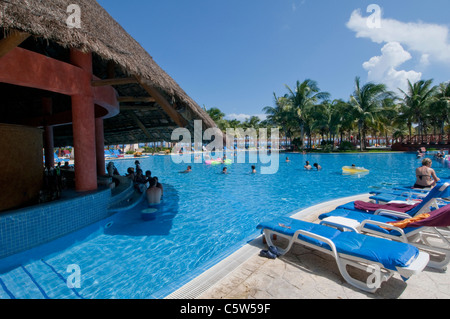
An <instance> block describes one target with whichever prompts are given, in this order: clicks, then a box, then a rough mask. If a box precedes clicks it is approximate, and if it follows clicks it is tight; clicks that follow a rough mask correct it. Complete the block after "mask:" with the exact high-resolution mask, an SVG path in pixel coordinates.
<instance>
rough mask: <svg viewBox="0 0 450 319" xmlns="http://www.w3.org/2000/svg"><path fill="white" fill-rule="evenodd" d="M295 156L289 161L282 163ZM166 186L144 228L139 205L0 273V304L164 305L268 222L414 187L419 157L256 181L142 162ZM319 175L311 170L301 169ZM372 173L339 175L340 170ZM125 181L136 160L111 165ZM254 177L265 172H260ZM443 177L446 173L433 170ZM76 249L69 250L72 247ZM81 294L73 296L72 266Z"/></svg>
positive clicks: (246, 171)
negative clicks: (97, 301)
mask: <svg viewBox="0 0 450 319" xmlns="http://www.w3.org/2000/svg"><path fill="white" fill-rule="evenodd" d="M286 156H289V158H290V162H288V163H287V162H285V158H286ZM139 160H140V162H141V167H142V169H143V170H144V171H145V170H151V171H152V175H153V176H158V178H159V180H160V182H161V183H162V184H163V186H164V200H163V203H162V204H161V205H159V206H158V212H157V213H156V219H155V220H153V221H148V222H144V221H143V220H142V219H141V216H140V212H141V211H142V210H144V209H146V208H148V206H147V204H146V203H145V202H144V201H143V202H140V203H139V204H138V205H137V206H135V207H134V208H132V209H129V210H126V211H121V212H118V213H117V214H115V215H114V216H112V217H111V218H108V219H107V220H105V221H102V222H101V223H98V224H96V225H93V226H91V227H88V228H87V229H85V230H83V231H81V232H77V233H76V234H73V235H70V236H68V237H66V238H65V239H64V240H62V241H61V240H60V241H56V242H54V243H51V244H49V245H45V247H44V248H40V249H38V252H34V255H33V257H32V260H31V261H26V262H24V263H22V265H21V266H19V267H15V268H14V269H8V270H6V271H2V272H1V273H0V298H86V299H93V298H102V299H111V298H129V299H132V298H164V297H165V296H167V295H168V294H170V293H171V292H173V291H174V290H175V289H177V288H179V287H180V286H181V285H182V284H183V283H186V282H187V281H188V280H189V279H192V278H194V277H195V275H198V274H199V273H200V272H201V271H203V270H206V269H207V268H208V267H210V266H212V265H213V264H214V263H216V262H218V261H219V260H221V259H222V258H224V257H226V256H227V255H228V254H231V253H232V252H233V251H235V250H237V249H238V248H239V247H241V246H243V245H244V244H245V243H246V242H248V241H249V240H251V239H253V238H255V237H256V236H258V235H259V231H257V230H256V225H257V224H258V223H259V222H261V220H262V219H267V218H273V217H276V216H282V215H289V214H292V213H294V212H295V211H298V210H300V209H303V208H306V207H309V206H311V205H314V204H318V203H321V202H324V201H328V200H332V199H336V198H340V197H345V196H352V195H357V194H362V193H367V192H369V191H370V190H371V189H374V188H382V187H385V186H388V187H389V186H392V185H398V184H400V185H411V184H412V183H413V182H414V169H415V168H416V167H417V166H419V165H420V162H421V160H419V159H416V156H415V154H404V153H400V154H393V153H390V154H343V155H335V154H321V155H319V154H317V155H316V154H307V155H302V154H288V155H286V154H280V165H279V170H278V172H277V174H273V175H262V174H259V173H257V174H251V165H252V164H251V163H248V161H247V162H246V163H244V164H232V165H230V166H228V174H227V175H224V174H221V171H222V167H223V166H222V165H217V166H211V165H205V164H195V163H192V164H189V165H191V166H192V172H191V173H189V174H180V173H179V172H180V171H183V170H185V169H186V167H187V165H188V164H175V163H174V162H173V161H172V158H171V156H151V157H148V158H141V159H139ZM306 160H308V161H310V162H311V164H313V163H315V162H318V163H319V164H320V165H321V166H322V168H323V169H322V170H321V171H315V170H312V171H306V170H304V169H303V165H304V164H305V161H306ZM351 164H356V166H364V167H366V168H368V169H370V173H369V174H367V175H361V176H347V175H342V172H341V167H342V166H346V165H351ZM115 165H116V167H117V168H118V169H119V172H120V173H121V174H125V172H126V169H127V167H134V159H130V160H120V161H115ZM255 165H256V167H257V171H258V172H259V171H260V165H259V164H255ZM433 168H434V169H435V170H436V172H437V174H438V176H440V177H448V176H450V174H449V173H450V169H449V168H448V167H447V166H445V165H444V164H440V163H438V162H436V161H433ZM69 243H70V244H69ZM73 265H75V266H76V267H79V270H80V273H81V282H80V288H68V287H67V278H68V277H69V276H70V275H71V273H72V272H71V268H70V267H69V266H73Z"/></svg>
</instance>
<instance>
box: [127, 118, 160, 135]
mask: <svg viewBox="0 0 450 319" xmlns="http://www.w3.org/2000/svg"><path fill="white" fill-rule="evenodd" d="M129 114H130V116H131V117H132V118H133V120H134V121H135V122H136V124H137V126H139V128H140V129H141V130H142V132H144V134H145V136H147V137H148V138H154V136H152V135H151V134H150V132H149V131H148V130H147V128H146V127H145V125H144V123H142V122H141V120H140V119H139V118H138V117H137V115H136V114H134V112H129Z"/></svg>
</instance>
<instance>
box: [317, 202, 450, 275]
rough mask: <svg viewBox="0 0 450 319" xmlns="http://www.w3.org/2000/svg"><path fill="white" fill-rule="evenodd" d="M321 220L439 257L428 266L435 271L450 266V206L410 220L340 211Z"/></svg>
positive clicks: (325, 223)
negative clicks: (408, 245) (402, 243)
mask: <svg viewBox="0 0 450 319" xmlns="http://www.w3.org/2000/svg"><path fill="white" fill-rule="evenodd" d="M319 219H320V220H321V224H322V225H327V226H332V227H336V228H338V229H341V230H344V229H347V230H351V231H355V232H358V233H361V234H369V235H375V236H378V237H384V238H387V239H391V240H395V241H400V242H404V243H410V244H411V245H414V246H416V247H417V248H419V249H421V250H423V251H426V252H428V253H430V254H431V255H433V256H434V257H436V258H434V259H433V258H432V259H431V260H430V262H429V264H428V266H430V267H432V268H437V269H441V270H445V269H446V267H447V265H448V263H449V262H450V241H449V240H450V231H449V226H450V205H446V206H444V207H441V208H439V209H436V210H433V211H431V212H428V213H424V214H417V215H416V216H414V217H407V218H402V217H399V215H398V214H395V215H389V214H384V215H374V214H367V213H361V212H356V211H348V210H347V211H345V210H342V209H336V210H334V211H332V212H330V213H325V214H322V215H320V216H319ZM436 259H437V260H436Z"/></svg>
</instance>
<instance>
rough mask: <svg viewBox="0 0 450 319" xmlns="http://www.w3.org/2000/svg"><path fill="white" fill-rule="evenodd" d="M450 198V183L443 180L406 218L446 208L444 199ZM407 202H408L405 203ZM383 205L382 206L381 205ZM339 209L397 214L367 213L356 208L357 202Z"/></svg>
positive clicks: (408, 212)
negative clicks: (434, 209) (433, 209)
mask: <svg viewBox="0 0 450 319" xmlns="http://www.w3.org/2000/svg"><path fill="white" fill-rule="evenodd" d="M448 197H450V181H449V180H441V181H440V182H439V183H437V185H436V186H435V187H433V189H431V191H430V192H429V193H428V194H427V196H426V197H425V198H423V199H422V201H421V202H420V204H419V205H417V206H416V207H414V208H412V209H410V210H408V211H407V212H406V213H404V216H405V217H406V218H409V217H411V216H415V215H417V214H422V213H427V212H429V211H430V209H431V208H439V207H442V206H445V205H447V204H448V202H445V201H444V200H443V198H448ZM403 202H405V203H406V202H407V201H403ZM380 205H381V204H380ZM337 209H345V210H352V211H359V212H364V213H374V214H378V213H380V212H383V211H386V212H388V213H391V212H395V211H394V210H387V209H384V208H382V209H379V210H374V211H367V210H361V209H357V208H355V202H350V203H347V204H344V205H340V206H338V207H337Z"/></svg>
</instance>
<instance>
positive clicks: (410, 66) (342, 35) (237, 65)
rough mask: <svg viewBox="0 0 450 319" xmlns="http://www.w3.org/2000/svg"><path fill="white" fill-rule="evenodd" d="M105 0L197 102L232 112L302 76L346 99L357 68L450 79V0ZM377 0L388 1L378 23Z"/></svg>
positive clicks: (399, 76)
mask: <svg viewBox="0 0 450 319" xmlns="http://www.w3.org/2000/svg"><path fill="white" fill-rule="evenodd" d="M98 2H99V3H100V5H102V6H103V7H104V8H105V9H106V10H107V11H108V12H109V14H110V15H111V16H112V17H113V18H114V19H115V20H117V21H118V22H119V23H120V24H121V25H122V27H123V28H124V29H125V30H126V31H127V32H128V33H130V34H131V35H132V36H133V37H134V38H135V39H136V40H137V41H138V42H139V43H140V44H141V45H142V46H143V47H144V48H145V49H146V50H147V51H148V52H149V54H150V55H151V56H152V57H153V59H154V60H155V61H156V63H158V64H159V65H160V66H161V67H162V68H163V69H164V70H165V71H166V72H167V73H168V74H169V75H170V76H171V77H173V78H174V80H175V81H176V82H177V83H178V84H179V85H180V86H181V87H182V88H183V89H184V90H185V91H186V93H187V94H188V95H190V96H191V97H192V98H193V99H194V100H195V101H196V102H197V103H198V104H199V105H200V106H202V107H203V106H205V107H206V108H208V109H209V108H211V107H217V108H219V109H221V110H222V111H223V112H224V113H225V114H227V118H233V117H234V118H238V119H239V120H243V119H244V118H245V117H248V116H250V115H260V114H263V111H262V109H263V108H264V107H265V106H267V105H270V106H273V93H276V94H277V95H278V96H280V95H283V94H285V93H286V88H285V84H286V85H289V86H290V87H294V85H295V83H296V81H297V80H298V81H303V80H305V79H312V80H315V81H316V82H317V83H318V85H319V87H320V89H321V90H323V91H327V92H329V93H330V94H331V97H332V99H337V98H342V99H344V100H347V99H348V97H349V95H350V94H351V93H352V92H353V89H354V79H355V77H356V76H359V77H360V78H361V81H362V82H364V83H365V82H367V81H374V82H383V83H386V84H387V85H388V86H389V87H390V88H392V89H395V90H396V89H397V88H398V87H401V86H402V85H404V84H405V83H406V79H410V80H412V82H415V81H416V80H418V79H430V78H432V79H434V83H435V84H438V83H440V82H444V81H448V80H450V76H449V74H450V33H449V30H450V19H449V18H448V12H450V1H448V0H430V1H418V0H395V1H392V0H390V1H388V0H383V1H381V0H378V1H377V0H371V1H362V0H345V1H338V0H222V1H217V0H164V1H154V0H152V1H147V0H145V1H144V0H129V1H120V0H98ZM370 4H376V5H377V6H378V7H379V8H380V9H381V10H382V11H381V12H382V14H381V17H382V19H381V20H379V21H380V24H378V25H376V26H375V27H374V25H373V24H372V25H371V26H370V25H369V24H368V23H367V19H368V17H369V16H372V17H375V15H374V14H375V12H367V8H368V6H369V5H370ZM357 10H359V11H357ZM370 21H377V20H370ZM370 21H369V22H370Z"/></svg>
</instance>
